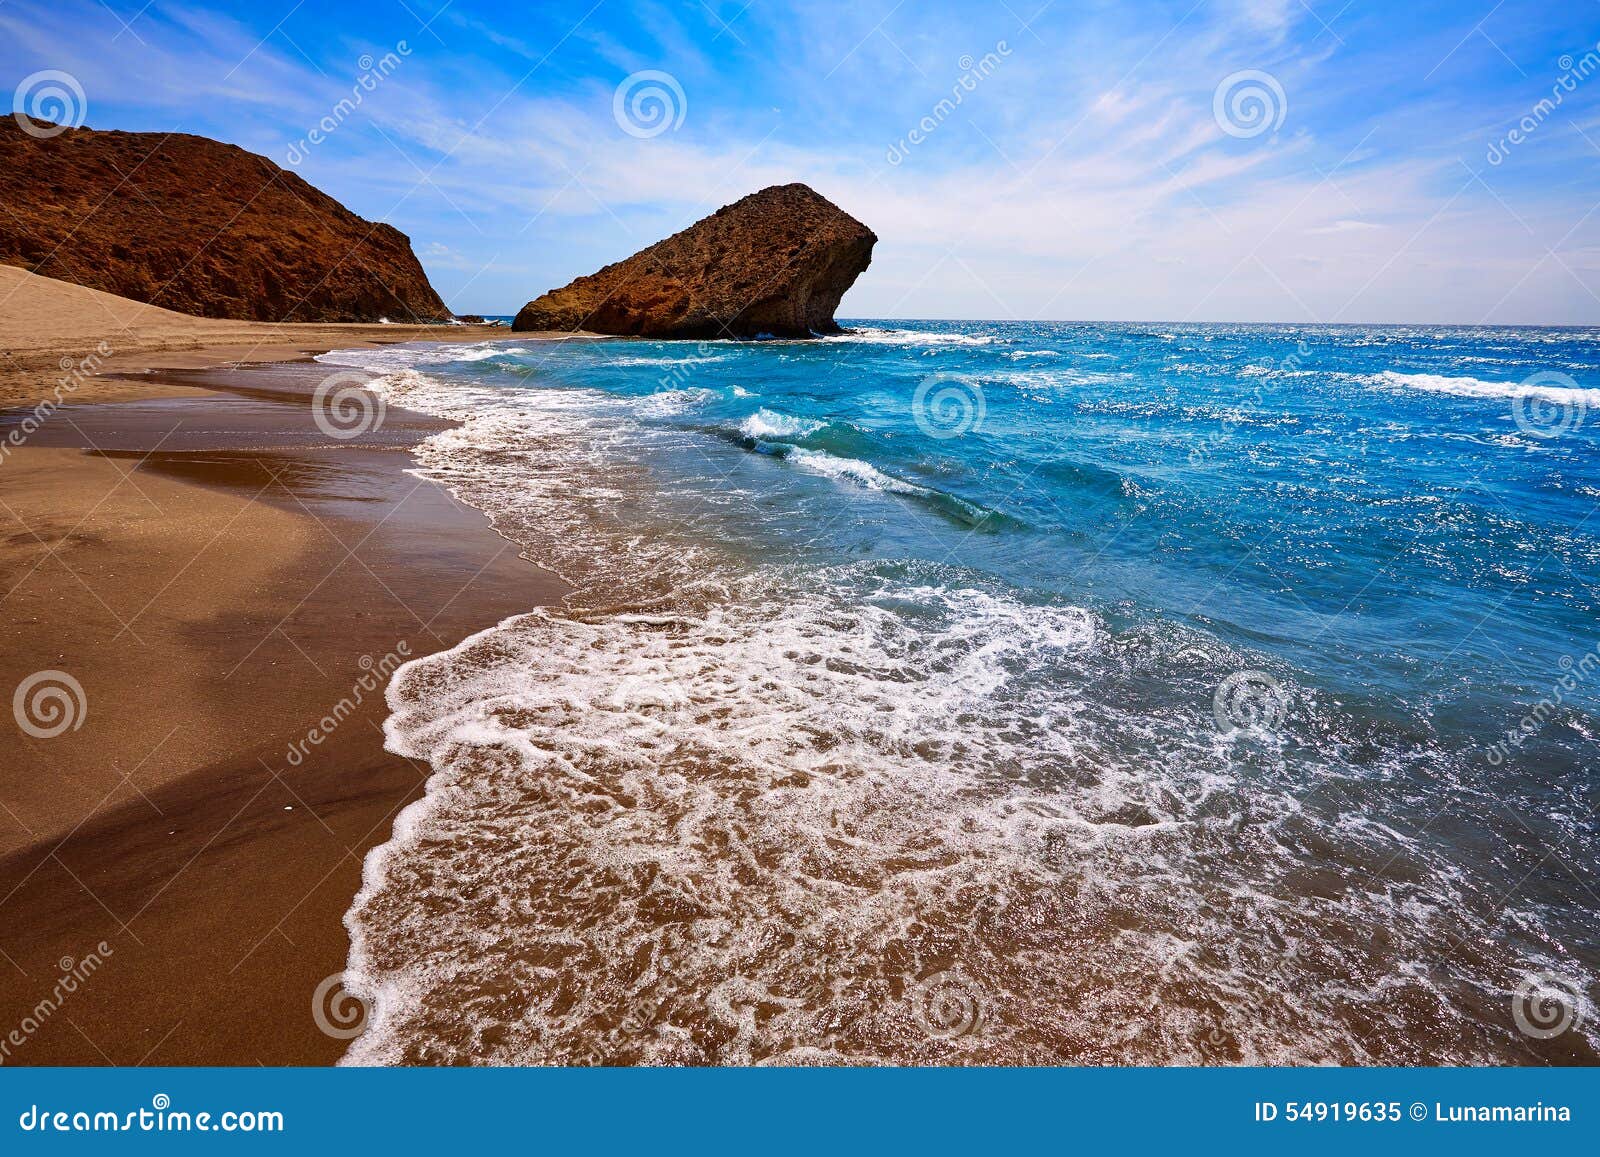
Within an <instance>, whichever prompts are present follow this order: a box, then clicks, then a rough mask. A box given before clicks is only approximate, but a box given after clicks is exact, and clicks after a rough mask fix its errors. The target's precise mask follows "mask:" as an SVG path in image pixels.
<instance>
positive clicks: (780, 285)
mask: <svg viewBox="0 0 1600 1157" xmlns="http://www.w3.org/2000/svg"><path fill="white" fill-rule="evenodd" d="M877 240H878V238H877V236H876V235H875V234H874V233H873V232H872V230H870V229H868V228H867V227H866V226H865V225H863V224H862V223H861V222H859V221H857V220H856V219H855V218H854V217H851V216H850V215H849V214H848V213H846V212H844V211H843V210H842V209H840V208H839V207H838V206H836V205H834V204H833V203H832V202H831V201H829V200H828V199H827V198H826V197H823V196H821V195H820V194H818V193H816V192H814V191H813V190H812V189H810V188H808V187H806V186H805V185H774V186H772V187H771V188H768V189H762V190H761V191H760V192H759V193H752V194H750V196H748V197H745V198H744V199H743V200H741V201H735V202H734V203H733V204H732V205H727V206H724V207H723V208H721V209H718V210H717V211H716V212H715V213H713V214H712V215H711V216H709V217H706V218H705V219H703V220H701V221H697V222H695V223H694V224H693V225H691V226H689V228H687V229H685V230H683V232H681V233H674V234H673V235H672V236H671V237H668V238H667V239H666V240H665V241H658V242H657V243H656V244H654V245H652V246H650V248H648V249H643V250H641V251H639V252H638V253H635V254H634V255H633V256H632V257H630V258H628V259H627V260H626V261H619V262H617V263H616V264H615V265H608V266H606V267H605V268H604V269H602V270H600V271H599V272H598V273H594V274H591V275H590V276H588V277H580V278H578V279H577V280H576V281H574V282H572V283H571V284H570V285H567V286H564V287H562V288H561V289H554V290H551V291H550V292H549V293H547V294H545V295H544V296H543V297H540V298H536V299H535V300H533V301H530V302H529V303H528V304H527V305H525V306H523V307H522V312H520V313H518V314H517V319H516V321H515V322H514V323H513V324H512V328H513V329H516V330H524V331H527V330H558V331H561V332H569V333H570V332H573V331H576V330H587V331H589V332H592V333H608V334H629V335H636V336H641V337H675V338H716V337H758V336H760V335H762V334H772V335H774V336H777V337H808V336H810V335H812V334H819V333H837V332H839V327H838V324H837V323H836V322H835V321H834V320H833V314H834V311H835V310H836V309H838V308H839V299H840V298H841V297H843V296H844V293H845V290H847V289H849V288H850V286H851V285H852V284H853V283H854V282H855V279H856V278H857V277H858V276H860V274H861V271H862V270H864V269H865V268H866V267H867V265H868V263H869V262H870V261H871V260H872V246H873V245H874V244H875V243H876V242H877Z"/></svg>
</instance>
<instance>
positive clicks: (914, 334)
mask: <svg viewBox="0 0 1600 1157" xmlns="http://www.w3.org/2000/svg"><path fill="white" fill-rule="evenodd" d="M819 340H821V341H825V342H833V343H845V344H858V345H892V346H986V345H993V344H995V342H996V341H998V340H1000V339H998V338H996V337H995V336H994V335H992V334H981V333H977V334H974V333H935V332H930V331H928V330H921V329H875V328H871V327H863V328H860V329H851V330H847V331H846V332H844V333H839V334H829V335H828V336H827V337H824V338H821V339H819Z"/></svg>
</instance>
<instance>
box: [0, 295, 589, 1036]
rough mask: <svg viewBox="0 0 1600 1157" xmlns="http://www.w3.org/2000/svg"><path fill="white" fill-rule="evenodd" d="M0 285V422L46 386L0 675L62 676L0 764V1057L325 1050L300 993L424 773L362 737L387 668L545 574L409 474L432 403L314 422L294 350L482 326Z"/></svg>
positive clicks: (15, 527)
mask: <svg viewBox="0 0 1600 1157" xmlns="http://www.w3.org/2000/svg"><path fill="white" fill-rule="evenodd" d="M0 300H3V301H4V303H5V304H4V308H3V309H0V319H3V320H0V350H3V351H4V359H3V360H4V363H5V369H4V372H3V373H0V406H3V407H6V408H7V409H6V410H5V413H4V414H3V415H0V438H5V437H7V436H8V435H10V434H11V433H13V432H15V431H18V430H19V428H20V426H21V423H22V421H23V419H24V418H25V417H27V416H28V415H30V414H32V415H34V416H35V417H38V416H39V415H40V411H38V410H36V409H35V407H36V406H37V405H38V404H39V403H40V401H41V400H44V399H48V398H52V397H53V391H54V390H55V389H56V388H57V387H59V386H60V385H61V384H62V382H63V380H67V381H69V383H70V387H71V388H70V389H68V390H66V391H65V396H64V397H63V399H62V401H63V404H61V405H60V406H59V408H56V407H51V408H49V409H48V412H46V413H45V414H44V416H43V418H42V420H41V421H37V422H36V423H34V424H33V426H30V429H29V431H28V433H27V436H26V437H25V438H22V439H20V440H19V439H12V440H10V441H9V442H8V443H7V453H6V455H5V457H4V459H3V461H0V518H3V519H4V521H5V523H6V525H7V527H8V529H7V531H6V533H5V535H4V536H3V537H0V584H3V585H0V601H3V602H4V604H5V610H6V613H5V615H4V618H3V621H0V635H3V638H4V643H3V645H0V683H3V685H4V687H5V688H6V689H7V690H8V693H9V692H10V690H11V689H13V688H16V687H18V686H19V685H21V684H22V683H24V682H25V681H27V680H29V679H30V677H32V676H35V675H36V674H37V673H39V672H42V671H55V672H62V673H66V674H68V675H70V676H71V678H72V680H74V681H75V682H76V684H77V685H78V686H79V687H81V692H82V697H81V700H79V701H78V703H76V704H73V705H72V706H71V707H70V708H69V709H70V710H72V711H74V712H75V714H74V717H73V722H72V725H71V726H69V727H66V728H65V729H64V730H63V731H62V732H61V733H60V734H57V735H54V736H51V737H39V736H35V735H31V734H27V733H24V732H23V731H21V730H17V731H15V732H14V733H13V738H12V741H11V742H10V743H9V744H8V748H7V750H8V754H7V757H6V759H5V760H4V761H3V765H0V802H3V804H4V808H3V812H0V927H3V929H4V931H3V932H0V956H3V959H0V969H3V970H4V971H5V972H6V973H7V974H8V975H9V976H10V978H11V979H10V980H9V981H7V982H6V983H5V984H3V985H0V1026H4V1027H5V1028H6V1029H10V1028H11V1026H18V1027H19V1034H18V1035H20V1037H21V1043H20V1044H19V1043H17V1041H16V1040H15V1039H13V1040H12V1041H11V1043H10V1047H9V1050H8V1055H7V1056H6V1057H5V1058H4V1063H7V1064H97V1063H108V1062H109V1063H116V1064H124V1065H132V1064H217V1063H227V1064H253V1063H260V1064H269V1065H271V1064H289V1063H297V1064H323V1063H329V1062H331V1061H333V1060H335V1059H337V1057H338V1056H339V1055H340V1054H341V1053H342V1051H343V1049H344V1046H345V1041H344V1040H343V1039H341V1038H340V1037H338V1036H336V1035H329V1034H327V1033H325V1032H324V1031H322V1030H321V1029H320V1028H319V1025H318V1023H317V1021H316V1019H315V1018H314V1017H313V1012H312V1002H313V995H314V993H315V992H316V990H317V987H318V985H319V983H320V982H322V981H323V980H324V979H325V978H326V977H329V976H330V975H334V974H337V973H338V972H339V971H340V970H341V969H342V968H343V966H344V961H345V954H346V951H347V946H348V942H347V937H346V933H345V930H344V928H343V927H342V926H341V924H340V918H341V916H342V915H343V913H344V912H345V910H346V908H347V907H348V905H349V903H350V899H351V896H352V895H353V894H354V893H355V891H356V889H357V887H358V886H359V883H360V872H361V858H362V856H363V854H364V853H365V852H366V850H367V849H368V848H370V847H371V846H372V845H373V844H375V843H377V842H381V841H382V840H385V839H387V838H388V834H389V831H390V826H391V823H392V819H393V816H394V815H395V813H396V812H397V811H398V809H399V808H400V807H401V806H403V805H404V804H405V803H406V802H407V801H408V800H410V799H411V798H413V797H414V796H415V795H416V794H417V792H418V791H419V789H420V786H421V784H422V781H423V777H424V775H425V771H426V769H425V768H423V767H419V766H417V765H415V764H413V763H411V762H410V761H407V760H404V759H400V758H397V757H394V756H391V755H388V754H387V753H385V752H384V750H383V738H382V732H381V724H382V720H383V718H384V716H385V708H384V704H383V701H382V686H383V683H384V682H386V673H387V672H389V671H392V670H393V668H394V667H395V666H397V665H398V664H399V663H400V662H403V661H405V659H406V658H408V657H415V656H417V655H423V654H428V653H430V652H433V651H436V650H439V649H441V648H443V647H446V646H449V645H451V644H453V643H454V642H456V641H457V640H459V639H460V638H462V637H464V636H465V635H467V634H469V633H471V632H473V631H475V630H478V629H481V628H483V627H485V626H488V625H491V624H493V623H494V622H496V621H497V620H498V619H500V618H502V617H504V616H506V615H508V614H511V613H513V612H516V611H522V610H526V609H528V608H530V607H532V606H534V605H537V604H539V603H541V602H547V601H550V600H553V599H556V598H558V597H559V596H560V594H561V592H562V589H563V588H562V586H561V584H560V583H559V581H558V580H556V579H555V578H553V576H550V575H549V574H547V573H546V572H544V571H541V570H539V569H538V568H536V567H534V566H532V565H531V564H529V563H528V562H526V561H524V560H523V559H521V558H519V556H518V554H517V551H516V550H515V549H514V548H513V547H511V546H510V544H508V543H507V542H505V541H504V540H503V539H501V538H499V537H498V536H497V535H495V534H494V533H493V532H492V531H491V530H490V529H489V528H488V526H487V524H486V522H485V520H484V518H483V517H482V516H481V515H480V514H478V513H477V512H475V511H472V510H470V509H469V508H467V507H465V506H463V505H461V504H460V503H458V502H456V501H455V500H454V499H452V498H451V497H450V496H449V495H448V494H447V493H446V492H445V491H444V490H442V489H441V488H440V487H438V486H437V485H435V484H434V483H431V482H427V481H423V480H419V479H417V478H415V477H413V476H411V475H409V474H407V473H406V469H407V467H408V466H410V465H411V457H410V455H409V454H408V453H407V448H408V447H409V446H411V445H414V444H415V443H416V442H417V441H419V440H420V439H421V438H423V437H425V436H426V435H427V434H428V433H431V432H433V431H436V430H438V429H440V428H441V423H440V422H438V421H437V420H435V419H430V418H425V417H421V416H419V415H412V414H408V413H406V412H404V411H401V410H397V409H390V410H389V411H388V412H387V414H386V415H385V418H384V421H383V423H382V424H381V426H379V427H378V428H376V429H373V430H369V431H366V432H365V433H363V434H362V435H361V436H360V437H359V438H354V439H350V440H348V441H338V440H335V439H333V438H330V437H329V436H327V435H326V434H324V433H323V432H322V431H321V430H320V429H319V428H318V426H317V425H316V423H315V422H314V421H313V420H312V409H311V404H310V402H311V395H312V390H313V389H314V387H315V385H316V383H317V382H319V381H320V380H322V379H324V378H326V377H327V375H328V371H327V369H326V368H325V367H322V366H319V365H317V364H316V363H313V362H310V361H308V360H304V359H305V358H306V355H308V354H310V353H314V352H317V351H321V350H325V349H329V348H335V347H344V346H354V345H360V344H364V343H368V342H371V343H389V342H395V341H410V340H419V339H420V340H430V339H432V340H437V339H440V338H448V339H459V338H463V337H471V338H473V339H474V340H481V339H482V338H484V337H486V336H490V335H491V334H493V333H494V332H495V331H493V330H489V329H487V328H479V327H449V328H448V329H446V328H445V327H421V328H419V327H402V326H387V325H338V326H332V325H265V324H255V323H245V322H222V321H210V320H206V319H199V318H191V317H186V316H184V315H180V314H174V313H169V312H167V311H164V310H158V309H153V308H151V307H148V306H142V305H138V304H136V303H133V302H128V301H125V300H123V299H120V298H116V297H112V296H110V295H107V294H102V293H97V292H95V291H92V290H87V289H82V288H79V287H76V286H69V285H65V284H63V283H61V282H55V281H51V280H49V279H45V278H38V277H34V276H33V275H31V274H27V273H24V272H22V271H20V270H17V269H12V268H9V267H0ZM499 332H502V333H503V332H504V331H499ZM102 342H103V343H105V344H104V345H102V344H101V343H102ZM106 351H109V352H106ZM85 359H90V361H89V364H88V365H87V366H84V367H83V368H82V369H81V370H80V369H78V367H80V366H81V365H82V364H83V363H84V360H85ZM288 359H300V360H288ZM244 363H252V365H250V366H247V367H246V368H240V367H241V365H242V364H244ZM253 363H264V364H262V365H253ZM68 364H70V366H71V367H72V368H71V369H70V370H68V371H64V370H63V368H62V367H63V366H64V365H68ZM34 427H36V428H34ZM19 441H20V444H19ZM330 721H331V722H332V723H333V726H332V727H326V726H325V723H326V722H330ZM46 730H47V729H46ZM313 735H315V736H316V738H315V739H312V738H310V737H311V736H313ZM89 960H93V961H95V967H96V969H97V971H96V973H95V980H94V983H93V984H90V985H84V986H82V987H81V988H78V989H77V991H74V992H72V993H71V994H70V995H67V996H65V997H64V998H61V999H59V1000H53V1001H50V1005H51V1007H49V1008H46V1009H43V1010H41V1008H40V1001H41V1000H45V999H46V998H50V997H51V995H52V992H56V993H57V994H58V995H59V989H58V987H57V982H58V980H59V979H60V978H61V977H62V976H63V975H64V974H68V973H71V972H72V971H73V970H74V969H76V968H81V967H82V964H83V962H86V961H89ZM41 1012H42V1014H41Z"/></svg>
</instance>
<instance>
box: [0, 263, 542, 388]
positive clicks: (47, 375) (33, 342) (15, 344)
mask: <svg viewBox="0 0 1600 1157" xmlns="http://www.w3.org/2000/svg"><path fill="white" fill-rule="evenodd" d="M486 336H490V337H492V336H499V337H509V331H508V330H506V329H505V328H503V327H497V326H416V325H375V324H374V325H356V324H349V325H344V324H339V325H334V324H329V325H324V324H274V323H270V322H259V321H223V320H218V319H216V318H208V317H190V316H189V315H188V314H183V313H174V312H172V311H171V310H169V309H161V308H159V307H157V306H154V305H145V304H144V303H143V302H138V301H130V300H128V299H127V298H125V297H117V296H116V295H114V294H110V293H101V292H100V291H99V290H97V289H86V288H84V287H83V286H81V285H70V284H68V283H67V282H65V281H57V280H55V279H54V278H50V277H40V276H38V275H36V274H33V273H29V272H27V271H26V270H24V269H18V268H15V267H14V266H10V265H0V408H5V407H10V406H32V405H34V404H35V403H36V402H38V401H39V400H40V399H41V398H43V397H45V396H47V395H48V394H49V393H50V392H51V388H52V387H54V386H58V385H62V384H63V383H66V385H67V387H69V388H68V390H67V392H68V396H69V397H70V399H71V400H72V401H79V402H91V401H93V402H99V401H110V400H115V399H120V398H148V397H152V396H155V394H156V393H157V392H166V393H188V392H190V391H189V390H185V389H178V388H175V387H172V386H170V385H168V386H167V387H165V388H164V389H162V388H160V387H156V386H154V385H152V384H151V383H145V382H140V383H129V382H124V381H119V380H117V379H115V378H108V377H104V376H102V377H98V378H87V379H81V378H79V377H78V376H77V375H76V374H74V373H73V372H72V370H73V369H74V368H75V367H76V366H78V365H79V364H82V363H84V362H85V360H86V359H87V360H88V366H87V367H86V368H87V369H88V370H89V371H90V372H100V373H102V374H105V373H114V372H127V371H131V370H137V369H145V368H148V367H158V368H186V369H197V368H203V367H208V366H221V365H231V364H238V363H240V362H277V361H285V360H288V359H290V358H296V357H303V356H305V355H306V354H310V353H320V352H322V351H323V350H329V349H335V348H339V349H351V348H355V347H359V346H366V345H379V344H389V343H392V342H401V341H426V340H430V339H432V340H438V339H446V340H450V341H474V340H480V339H482V338H484V337H486ZM523 336H526V335H520V334H519V335H518V337H519V338H521V337H523ZM107 351H109V352H107Z"/></svg>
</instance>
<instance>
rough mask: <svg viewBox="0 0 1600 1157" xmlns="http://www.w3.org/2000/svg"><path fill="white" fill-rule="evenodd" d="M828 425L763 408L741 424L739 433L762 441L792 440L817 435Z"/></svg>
mask: <svg viewBox="0 0 1600 1157" xmlns="http://www.w3.org/2000/svg"><path fill="white" fill-rule="evenodd" d="M826 425H827V423H826V422H818V421H813V420H811V419H808V418H795V417H791V416H790V415H788V414H780V413H779V412H778V411H776V410H769V409H767V408H766V407H764V406H763V407H762V408H761V409H759V410H757V411H756V412H755V413H754V414H751V415H750V416H749V417H748V418H746V419H745V420H744V421H743V422H741V423H740V424H739V432H740V433H741V434H743V435H744V436H745V437H746V438H756V439H760V440H772V439H778V438H783V439H792V438H804V437H806V436H807V435H810V434H815V433H816V432H817V431H818V430H820V429H822V428H823V427H824V426H826Z"/></svg>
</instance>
